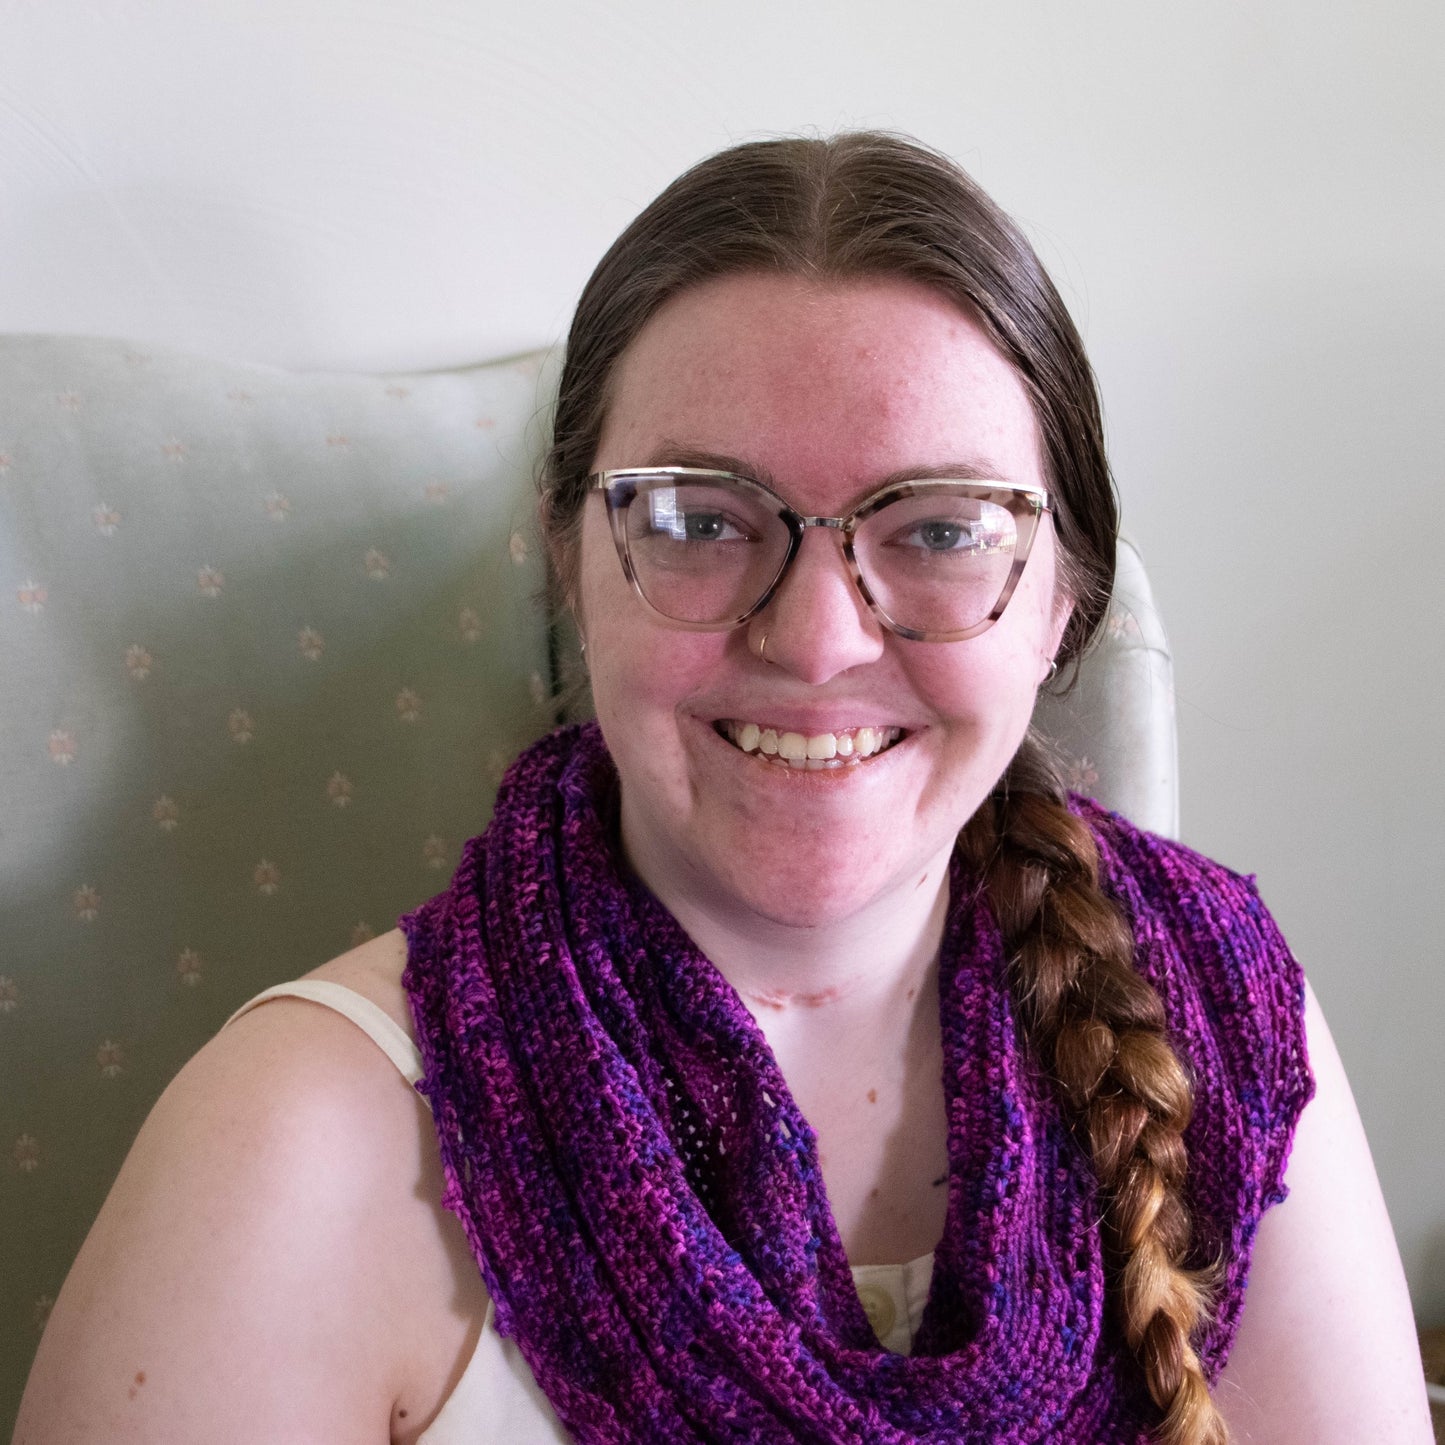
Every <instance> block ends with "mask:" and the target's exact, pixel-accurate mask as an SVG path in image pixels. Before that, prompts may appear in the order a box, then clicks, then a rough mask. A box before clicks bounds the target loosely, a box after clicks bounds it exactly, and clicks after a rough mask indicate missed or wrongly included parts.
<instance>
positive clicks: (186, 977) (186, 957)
mask: <svg viewBox="0 0 1445 1445" xmlns="http://www.w3.org/2000/svg"><path fill="white" fill-rule="evenodd" d="M176 972H177V973H178V974H179V975H180V979H181V982H182V983H184V984H187V985H189V986H190V987H191V988H195V986H196V985H197V984H198V983H200V981H201V955H200V954H199V953H197V952H196V950H195V949H194V948H183V949H182V950H181V956H180V957H179V958H178V959H176Z"/></svg>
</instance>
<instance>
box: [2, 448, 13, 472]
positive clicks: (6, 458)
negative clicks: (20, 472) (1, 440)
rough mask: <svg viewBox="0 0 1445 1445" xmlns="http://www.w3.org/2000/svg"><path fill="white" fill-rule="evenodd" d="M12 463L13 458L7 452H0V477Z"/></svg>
mask: <svg viewBox="0 0 1445 1445" xmlns="http://www.w3.org/2000/svg"><path fill="white" fill-rule="evenodd" d="M14 465H15V458H14V457H12V456H11V455H10V453H9V452H0V477H3V476H4V475H5V473H6V472H8V471H9V470H10V468H11V467H13V466H14Z"/></svg>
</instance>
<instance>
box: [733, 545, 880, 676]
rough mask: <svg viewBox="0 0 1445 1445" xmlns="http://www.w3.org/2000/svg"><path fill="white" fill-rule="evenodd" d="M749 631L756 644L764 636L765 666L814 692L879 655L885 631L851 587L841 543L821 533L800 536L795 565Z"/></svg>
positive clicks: (853, 584)
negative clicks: (777, 669)
mask: <svg viewBox="0 0 1445 1445" xmlns="http://www.w3.org/2000/svg"><path fill="white" fill-rule="evenodd" d="M752 629H753V633H754V636H755V638H756V637H761V636H762V635H763V633H766V636H767V648H766V652H767V657H766V661H767V662H769V663H772V664H775V665H777V666H779V667H784V668H786V669H787V670H788V671H789V672H791V673H792V674H793V675H794V676H795V677H797V678H799V679H801V680H802V681H803V682H806V683H809V684H811V685H813V686H817V685H819V684H821V683H825V682H827V681H828V680H829V679H830V678H833V677H836V676H837V675H838V674H839V673H841V672H846V671H847V670H848V669H849V668H850V667H858V666H861V665H862V664H864V663H868V662H873V661H875V660H876V659H877V658H878V657H879V656H880V655H881V654H882V652H883V641H884V631H883V627H882V625H881V624H880V623H879V621H878V619H877V618H876V617H874V615H873V614H872V612H870V611H869V609H868V604H867V603H866V602H865V601H864V600H863V595H862V593H860V592H859V591H858V588H857V585H856V584H855V583H854V581H853V576H852V573H851V572H850V571H849V570H848V560H847V558H846V557H844V555H843V547H842V542H841V540H840V538H839V537H838V535H837V533H836V532H833V531H831V530H825V529H823V528H821V527H810V528H809V529H808V530H807V531H806V532H805V533H804V534H803V540H802V543H801V544H800V545H799V547H798V554H797V556H796V557H794V558H793V565H792V566H791V567H790V568H789V569H788V574H787V576H786V577H784V578H783V581H782V585H781V586H780V587H779V588H778V590H777V592H776V593H774V594H773V600H772V601H771V602H769V603H768V605H767V607H766V608H765V609H764V610H763V612H762V613H761V615H760V616H758V617H756V618H754V619H753V622H752ZM757 646H758V643H757V641H754V642H753V647H754V649H756V648H757Z"/></svg>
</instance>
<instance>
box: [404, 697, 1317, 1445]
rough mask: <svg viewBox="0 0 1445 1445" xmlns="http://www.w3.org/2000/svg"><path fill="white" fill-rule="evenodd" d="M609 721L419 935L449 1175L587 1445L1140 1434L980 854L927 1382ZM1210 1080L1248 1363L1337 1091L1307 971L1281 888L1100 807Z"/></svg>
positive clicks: (537, 769)
mask: <svg viewBox="0 0 1445 1445" xmlns="http://www.w3.org/2000/svg"><path fill="white" fill-rule="evenodd" d="M616 796H617V779H616V774H615V770H614V769H613V766H612V762H611V759H610V758H609V756H608V754H607V751H606V748H605V745H604V744H603V742H602V739H601V735H600V733H599V732H598V731H597V729H596V727H595V725H587V726H584V727H581V728H574V729H566V730H563V731H561V732H558V733H555V734H553V735H552V736H551V737H549V738H546V739H544V740H543V741H542V742H541V743H539V744H537V745H536V746H535V747H533V748H531V749H529V750H528V752H526V753H524V754H523V755H522V757H521V758H520V759H519V760H518V761H517V763H516V764H515V765H514V766H513V768H512V769H511V771H510V772H509V773H508V776H507V778H506V780H505V781H504V783H503V786H502V789H501V791H500V793H499V795H498V799H497V806H496V811H495V813H494V816H493V820H492V823H491V825H490V826H489V827H488V829H487V831H486V833H485V834H483V835H482V837H480V838H477V839H474V840H472V842H471V843H469V844H468V845H467V848H466V850H465V851H464V854H463V858H462V862H461V865H460V867H459V868H458V870H457V874H456V877H455V878H454V880H453V882H452V885H451V888H450V889H449V890H448V891H447V892H445V893H443V894H441V895H439V896H438V897H437V898H435V899H433V900H431V901H430V902H429V903H427V904H425V905H423V906H422V907H421V908H419V909H418V910H416V911H415V912H414V913H412V914H410V915H408V916H407V917H406V918H404V919H403V920H402V925H403V928H404V929H405V931H406V935H407V939H408V945H409V960H408V967H407V971H406V975H405V984H406V988H407V990H408V993H409V995H410V998H411V1002H412V1010H413V1014H414V1016H415V1021H416V1029H417V1036H418V1041H419V1043H420V1046H421V1049H422V1055H423V1059H424V1063H425V1076H424V1078H423V1080H422V1083H421V1084H420V1085H419V1087H420V1088H421V1090H422V1092H423V1093H425V1094H426V1095H427V1097H428V1099H429V1101H430V1103H431V1106H432V1111H433V1115H434V1118H435V1121H436V1127H437V1133H438V1139H439V1142H440V1147H441V1155H442V1162H443V1168H444V1172H445V1178H446V1193H445V1202H446V1204H447V1207H448V1208H450V1209H451V1210H452V1211H453V1212H454V1213H456V1214H457V1215H458V1217H459V1218H460V1219H461V1221H462V1224H463V1225H464V1227H465V1229H466V1232H467V1236H468V1239H469V1241H470V1243H471V1246H472V1249H473V1252H474V1254H475V1255H476V1258H477V1260H478V1263H479V1265H480V1268H481V1271H482V1274H483V1276H484V1278H485V1281H486V1284H487V1287H488V1290H489V1291H490V1293H491V1296H492V1299H493V1302H494V1307H495V1312H496V1314H495V1318H496V1324H497V1328H498V1329H499V1330H500V1331H501V1333H502V1334H504V1335H509V1336H512V1337H513V1338H515V1339H516V1341H517V1344H518V1346H519V1348H520V1350H521V1352H522V1354H523V1356H524V1358H525V1359H526V1360H527V1362H528V1364H529V1365H530V1366H531V1368H532V1370H533V1373H534V1374H535V1375H536V1378H537V1381H538V1383H539V1385H540V1386H541V1388H542V1390H543V1392H544V1393H545V1394H546V1395H547V1397H548V1399H549V1400H550V1401H551V1403H552V1405H553V1408H554V1409H555V1410H556V1412H557V1414H558V1415H559V1417H560V1418H561V1419H562V1421H563V1423H564V1424H565V1425H566V1426H567V1428H568V1430H569V1431H570V1432H571V1433H572V1435H573V1436H574V1437H575V1438H576V1439H578V1440H580V1441H599V1442H601V1441H657V1442H663V1441H666V1442H686V1441H699V1442H701V1441H707V1442H721V1441H736V1442H743V1441H747V1442H760V1441H761V1442H767V1441H777V1442H785V1441H787V1442H792V1441H814V1442H820V1445H822V1442H834V1441H870V1442H871V1441H876V1442H888V1445H892V1442H897V1445H902V1442H907V1441H929V1442H943V1441H950V1442H954V1441H976V1442H980V1445H981V1442H984V1441H988V1442H1008V1445H1015V1442H1016V1445H1023V1442H1042V1441H1069V1442H1082V1441H1098V1442H1113V1441H1118V1442H1139V1441H1143V1440H1146V1439H1147V1438H1148V1432H1149V1429H1150V1427H1151V1426H1152V1425H1154V1424H1157V1422H1158V1419H1159V1412H1158V1410H1157V1408H1156V1407H1155V1406H1154V1405H1153V1404H1152V1402H1151V1401H1150V1400H1149V1396H1148V1392H1147V1389H1146V1388H1145V1385H1144V1381H1143V1376H1142V1372H1141V1371H1140V1368H1139V1366H1138V1364H1137V1362H1136V1361H1135V1360H1134V1358H1133V1356H1132V1355H1131V1354H1130V1352H1129V1351H1128V1349H1127V1348H1126V1347H1125V1346H1124V1344H1123V1342H1122V1340H1121V1338H1120V1336H1119V1334H1118V1331H1117V1329H1116V1327H1115V1325H1114V1323H1113V1320H1112V1315H1111V1312H1110V1309H1109V1307H1108V1301H1107V1298H1106V1292H1105V1263H1104V1252H1103V1244H1102V1240H1101V1237H1100V1230H1099V1228H1098V1218H1099V1213H1100V1207H1099V1200H1098V1197H1097V1195H1098V1190H1097V1186H1096V1182H1095V1179H1094V1175H1093V1171H1092V1168H1091V1166H1090V1164H1089V1161H1088V1159H1087V1157H1086V1155H1085V1154H1084V1153H1083V1152H1082V1151H1081V1149H1080V1147H1079V1145H1078V1142H1077V1140H1076V1138H1075V1136H1074V1134H1073V1133H1072V1132H1071V1130H1070V1127H1069V1125H1068V1123H1067V1122H1066V1121H1065V1119H1064V1118H1063V1116H1062V1114H1061V1112H1060V1109H1059V1105H1058V1102H1057V1098H1056V1091H1055V1089H1054V1087H1053V1085H1052V1084H1051V1082H1050V1081H1049V1080H1048V1079H1047V1078H1045V1077H1044V1076H1043V1075H1042V1072H1041V1070H1040V1069H1039V1067H1038V1065H1037V1063H1036V1062H1035V1060H1034V1059H1033V1058H1032V1056H1031V1055H1030V1054H1029V1052H1028V1051H1027V1049H1026V1048H1024V1047H1023V1046H1022V1045H1021V1043H1020V1039H1019V1032H1018V1027H1017V1020H1016V1011H1015V1007H1014V1003H1013V999H1012V997H1011V995H1010V992H1009V988H1008V985H1007V979H1006V967H1005V959H1004V956H1003V949H1002V943H1001V940H1000V937H999V932H998V928H997V926H996V924H995V923H994V920H993V918H992V915H991V913H990V911H989V909H988V907H987V904H986V901H984V900H983V899H981V898H980V897H978V888H977V885H976V881H975V880H973V879H971V878H970V877H969V876H968V874H967V872H966V870H965V869H964V867H963V865H962V864H961V863H958V862H955V864H954V867H953V871H952V874H951V877H950V899H951V902H950V910H949V916H948V921H947V924H946V928H945V936H944V941H943V947H942V951H941V955H940V976H939V989H940V1009H941V1022H942V1036H943V1055H944V1079H943V1084H944V1090H945V1098H946V1101H947V1108H948V1130H949V1137H948V1150H949V1176H948V1209H947V1221H946V1224H945V1229H944V1234H943V1237H942V1239H941V1240H940V1242H939V1245H938V1248H937V1249H936V1251H935V1257H934V1275H933V1282H932V1287H931V1290H930V1295H929V1299H928V1303H927V1306H926V1308H925V1310H924V1315H923V1319H922V1322H921V1325H920V1327H919V1330H918V1333H917V1336H916V1338H915V1341H914V1348H913V1354H912V1355H910V1356H909V1357H907V1358H905V1357H902V1356H897V1355H892V1354H889V1353H888V1352H887V1351H884V1350H883V1349H881V1348H880V1347H879V1346H878V1344H877V1342H876V1340H875V1339H874V1337H873V1334H872V1331H871V1330H870V1328H869V1326H868V1322H867V1319H866V1317H865V1315H864V1313H863V1310H862V1306H861V1304H860V1302H859V1300H858V1296H857V1294H856V1291H855V1290H854V1287H853V1283H852V1279H851V1276H850V1274H849V1271H848V1263H847V1259H846V1257H845V1256H844V1252H843V1248H842V1244H841V1241H840V1239H839V1237H838V1233H837V1229H836V1227H835V1226H834V1223H833V1220H832V1217H831V1214H830V1213H829V1211H828V1206H827V1201H826V1197H825V1194H824V1188H823V1178H822V1172H821V1169H820V1167H819V1164H818V1156H817V1149H816V1141H815V1138H814V1135H813V1132H812V1130H811V1129H810V1127H809V1126H808V1124H807V1121H806V1120H805V1119H804V1118H803V1116H802V1115H801V1113H800V1112H799V1110H798V1108H797V1106H796V1104H795V1103H794V1102H793V1100H792V1097H791V1095H790V1093H789V1091H788V1088H787V1085H786V1084H785V1082H784V1081H783V1078H782V1075H781V1073H780V1072H779V1070H778V1067H777V1064H776V1061H775V1060H774V1059H773V1056H772V1054H771V1051H770V1050H769V1048H768V1045H767V1043H766V1041H765V1039H764V1038H763V1035H762V1033H761V1032H760V1030H759V1029H758V1027H757V1025H756V1023H755V1022H754V1020H753V1019H752V1017H751V1015H750V1014H749V1013H748V1011H747V1009H746V1008H745V1007H744V1005H743V1003H742V1001H741V1000H740V999H739V997H738V996H737V994H736V992H735V991H734V990H733V989H732V988H731V986H730V985H729V984H728V983H727V982H726V981H725V980H724V979H723V978H722V976H721V975H720V974H719V973H718V972H717V970H716V969H715V968H713V966H712V965H711V964H710V963H709V962H708V961H707V960H706V959H705V958H704V957H703V956H702V955H701V954H700V953H699V952H698V950H697V948H696V947H695V946H694V945H693V944H692V942H691V940H689V939H688V938H687V936H686V935H685V934H684V933H683V931H682V930H681V928H680V927H679V926H678V924H677V923H676V921H675V920H674V919H672V917H671V916H670V915H669V914H668V913H667V912H666V911H665V910H664V909H663V908H662V907H661V905H660V904H659V903H658V902H657V900H656V899H655V898H653V897H652V895H651V894H649V893H648V892H647V891H646V889H645V888H643V887H642V886H641V885H640V884H639V883H638V882H637V881H636V880H635V879H633V878H631V877H630V876H629V875H628V874H627V872H626V870H625V868H624V867H623V866H622V864H621V863H620V860H619V856H618V850H617V845H616V839H615V812H616ZM1073 806H1074V807H1075V809H1076V811H1077V812H1078V813H1079V814H1080V816H1081V817H1083V818H1084V820H1085V821H1086V822H1087V823H1088V825H1089V827H1090V828H1091V829H1092V831H1093V832H1094V834H1095V837H1096V839H1097V841H1098V844H1099V849H1100V855H1101V863H1102V876H1103V881H1104V885H1105V887H1106V890H1107V891H1108V892H1109V893H1110V894H1111V895H1112V896H1113V897H1114V898H1115V899H1116V900H1117V901H1118V902H1119V903H1120V904H1121V905H1122V907H1123V908H1124V910H1125V912H1126V914H1127V915H1128V917H1129V919H1130V921H1131V923H1132V924H1133V927H1134V932H1135V938H1136V963H1137V966H1138V967H1139V969H1140V970H1141V972H1143V973H1144V974H1145V975H1146V976H1147V977H1148V978H1149V979H1150V981H1151V982H1152V983H1153V984H1154V985H1155V987H1156V988H1158V989H1159V991H1160V994H1161V997H1162V999H1163V1002H1164V1007H1165V1012H1166V1016H1167V1018H1168V1020H1169V1025H1170V1031H1171V1039H1172V1042H1173V1043H1174V1045H1175V1047H1176V1049H1177V1050H1178V1052H1179V1053H1180V1055H1181V1056H1182V1058H1183V1059H1184V1062H1185V1064H1186V1066H1187V1067H1188V1068H1189V1069H1190V1071H1191V1074H1192V1076H1193V1077H1194V1079H1195V1091H1196V1092H1195V1108H1194V1114H1193V1118H1192V1120H1191V1123H1190V1125H1189V1129H1188V1131H1187V1133H1186V1143H1187V1145H1188V1147H1189V1153H1190V1174H1189V1180H1188V1183H1187V1186H1186V1187H1187V1192H1188V1195H1189V1202H1190V1206H1191V1209H1192V1211H1193V1215H1194V1221H1195V1246H1194V1248H1195V1252H1196V1255H1197V1262H1200V1263H1203V1262H1205V1261H1206V1260H1215V1259H1218V1260H1219V1261H1220V1264H1221V1274H1220V1281H1221V1282H1220V1291H1219V1296H1218V1305H1217V1309H1216V1312H1215V1315H1214V1317H1213V1319H1212V1321H1211V1322H1210V1323H1209V1324H1208V1326H1207V1327H1206V1330H1205V1332H1204V1334H1203V1335H1202V1337H1201V1338H1200V1340H1199V1341H1198V1344H1199V1349H1200V1354H1201V1358H1202V1359H1203V1361H1204V1365H1205V1369H1206V1372H1207V1373H1208V1374H1209V1376H1210V1377H1211V1379H1212V1378H1214V1377H1215V1376H1217V1374H1218V1371H1219V1370H1220V1369H1221V1368H1222V1366H1223V1363H1224V1360H1225V1359H1226V1357H1227V1355H1228V1351H1229V1347H1230V1345H1231V1344H1232V1342H1233V1338H1234V1334H1235V1331H1236V1329H1237V1327H1238V1318H1239V1310H1240V1306H1241V1304H1242V1301H1243V1294H1244V1281H1245V1277H1246V1274H1247V1270H1248V1263H1249V1256H1250V1252H1251V1248H1252V1245H1253V1240H1254V1234H1255V1229H1256V1226H1257V1224H1258V1221H1259V1217H1260V1215H1261V1214H1262V1212H1263V1210H1264V1209H1265V1208H1266V1207H1268V1206H1269V1205H1270V1204H1271V1203H1273V1202H1275V1201H1277V1200H1278V1199H1280V1198H1282V1197H1283V1183H1282V1180H1283V1173H1284V1165H1285V1160H1286V1156H1287V1153H1288V1148H1289V1142H1290V1138H1291V1135H1292V1131H1293V1127H1294V1123H1295V1120H1296V1119H1297V1117H1298V1114H1299V1111H1300V1109H1302V1108H1303V1106H1304V1103H1305V1102H1306V1100H1307V1099H1308V1097H1309V1093H1310V1088H1311V1085H1310V1078H1309V1072H1308V1066H1307V1064H1306V1061H1305V1055H1304V1036H1303V979H1302V977H1301V975H1300V972H1299V969H1298V966H1297V965H1296V964H1295V962H1294V960H1293V959H1292V958H1291V956H1290V954H1289V952H1288V950H1287V948H1286V947H1285V945H1284V943H1283V940H1282V939H1281V938H1280V936H1279V933H1278V931H1277V929H1276V928H1275V926H1274V924H1273V922H1272V920H1271V919H1270V918H1269V915H1268V913H1267V912H1266V911H1265V910H1264V908H1263V906H1262V904H1261V903H1260V901H1259V898H1258V895H1257V893H1256V891H1255V889H1254V885H1253V882H1252V881H1251V880H1249V879H1245V878H1241V877H1239V876H1238V875H1236V874H1233V873H1231V872H1229V871H1228V870H1226V869H1224V868H1222V867H1220V866H1219V865H1217V864H1214V863H1211V862H1209V861H1208V860H1207V859H1204V858H1201V857H1200V856H1199V855H1197V854H1195V853H1192V852H1191V851H1189V850H1188V849H1185V848H1183V847H1181V846H1180V845H1178V844H1174V843H1170V842H1167V841H1165V840H1163V839H1159V838H1157V837H1154V836H1152V835H1149V834H1146V833H1142V832H1140V831H1139V830H1137V829H1134V828H1133V827H1132V826H1131V825H1129V824H1128V823H1126V822H1124V821H1123V820H1122V819H1119V818H1117V817H1114V816H1112V815H1109V814H1107V813H1105V812H1104V811H1103V810H1101V809H1099V808H1098V807H1097V806H1096V805H1094V804H1092V803H1089V802H1086V801H1084V800H1075V801H1074V804H1073Z"/></svg>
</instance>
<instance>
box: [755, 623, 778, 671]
mask: <svg viewBox="0 0 1445 1445" xmlns="http://www.w3.org/2000/svg"><path fill="white" fill-rule="evenodd" d="M758 657H759V659H760V660H761V661H763V662H766V663H767V664H768V666H769V667H772V666H773V665H774V664H773V663H772V661H771V660H770V659H769V657H768V629H767V628H766V627H765V628H763V635H762V637H761V638H759V639H758Z"/></svg>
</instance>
